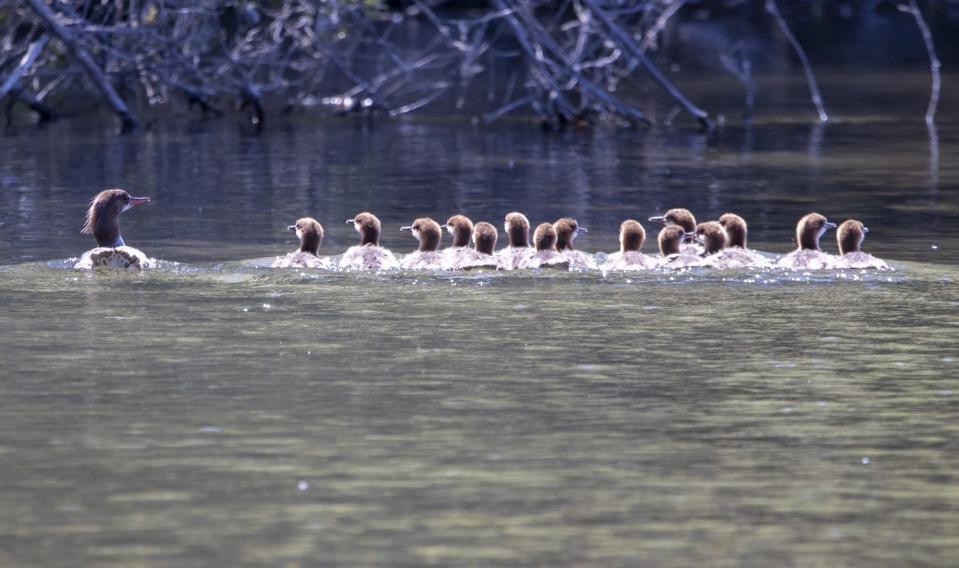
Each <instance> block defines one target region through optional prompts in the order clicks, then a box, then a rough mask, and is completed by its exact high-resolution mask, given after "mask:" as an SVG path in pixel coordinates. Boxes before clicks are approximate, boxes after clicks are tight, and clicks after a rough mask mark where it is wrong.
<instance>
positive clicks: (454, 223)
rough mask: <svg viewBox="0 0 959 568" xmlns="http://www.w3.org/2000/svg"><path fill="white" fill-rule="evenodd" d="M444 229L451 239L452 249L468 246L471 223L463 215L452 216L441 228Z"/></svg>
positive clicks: (471, 230) (471, 232) (471, 229)
mask: <svg viewBox="0 0 959 568" xmlns="http://www.w3.org/2000/svg"><path fill="white" fill-rule="evenodd" d="M441 228H442V229H446V230H447V231H448V232H449V234H450V235H451V236H452V237H453V244H452V245H451V246H454V247H466V246H469V244H470V237H472V236H473V222H472V221H470V220H469V218H468V217H466V216H464V215H453V216H452V217H450V218H449V219H447V220H446V224H445V225H443V226H442V227H441Z"/></svg>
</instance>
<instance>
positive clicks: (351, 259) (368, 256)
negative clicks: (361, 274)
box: [339, 244, 400, 270]
mask: <svg viewBox="0 0 959 568" xmlns="http://www.w3.org/2000/svg"><path fill="white" fill-rule="evenodd" d="M339 266H340V270H395V269H398V268H400V263H399V261H397V260H396V257H395V256H393V253H392V252H390V251H389V250H387V249H385V248H383V247H381V246H379V245H374V244H366V245H356V246H352V247H350V248H348V249H346V252H345V253H343V256H342V258H340V265H339Z"/></svg>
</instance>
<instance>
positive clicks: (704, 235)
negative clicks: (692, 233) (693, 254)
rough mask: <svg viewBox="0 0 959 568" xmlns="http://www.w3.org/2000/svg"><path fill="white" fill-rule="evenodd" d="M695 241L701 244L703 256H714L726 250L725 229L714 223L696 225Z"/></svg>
mask: <svg viewBox="0 0 959 568" xmlns="http://www.w3.org/2000/svg"><path fill="white" fill-rule="evenodd" d="M696 239H697V240H698V241H700V242H702V243H703V249H704V250H703V255H704V256H706V255H710V254H716V253H717V252H719V251H721V250H723V249H724V248H726V229H724V228H723V226H722V225H720V224H719V223H718V222H716V221H707V222H705V223H700V224H698V225H696Z"/></svg>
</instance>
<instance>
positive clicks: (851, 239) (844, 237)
mask: <svg viewBox="0 0 959 568" xmlns="http://www.w3.org/2000/svg"><path fill="white" fill-rule="evenodd" d="M868 232H869V229H868V228H867V227H866V226H865V225H863V224H862V223H861V222H860V221H857V220H855V219H849V220H848V221H844V222H843V223H842V225H839V229H837V230H836V242H837V243H838V244H839V254H840V255H843V254H846V253H850V252H861V247H862V241H863V239H865V238H866V233H868Z"/></svg>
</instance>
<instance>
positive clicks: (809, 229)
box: [796, 213, 836, 251]
mask: <svg viewBox="0 0 959 568" xmlns="http://www.w3.org/2000/svg"><path fill="white" fill-rule="evenodd" d="M835 228H836V224H835V223H830V222H829V221H828V220H826V218H825V217H824V216H822V215H820V214H819V213H810V214H809V215H806V216H805V217H803V218H802V219H800V220H799V222H798V223H796V244H797V245H798V246H799V248H801V249H808V250H818V251H821V249H820V248H819V238H820V237H822V235H823V233H825V232H826V231H828V230H829V229H835Z"/></svg>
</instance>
